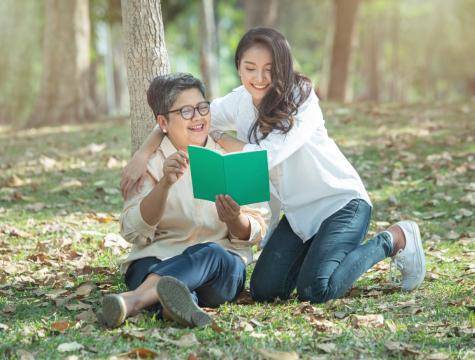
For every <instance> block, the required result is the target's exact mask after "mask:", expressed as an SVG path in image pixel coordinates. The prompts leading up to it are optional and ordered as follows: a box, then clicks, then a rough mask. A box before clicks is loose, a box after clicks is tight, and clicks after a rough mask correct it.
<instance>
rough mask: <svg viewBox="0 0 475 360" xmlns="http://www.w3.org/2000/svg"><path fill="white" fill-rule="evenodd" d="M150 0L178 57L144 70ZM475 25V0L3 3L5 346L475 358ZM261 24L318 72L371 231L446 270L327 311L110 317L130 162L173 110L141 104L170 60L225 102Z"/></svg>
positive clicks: (103, 352) (361, 294)
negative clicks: (416, 232) (411, 230)
mask: <svg viewBox="0 0 475 360" xmlns="http://www.w3.org/2000/svg"><path fill="white" fill-rule="evenodd" d="M132 3H135V4H139V3H140V4H142V6H143V9H145V10H144V13H143V17H142V20H143V21H144V22H145V23H146V22H147V21H149V20H151V19H153V21H151V23H150V24H151V26H150V29H158V30H160V29H161V30H160V31H158V32H153V31H148V32H147V34H148V35H147V36H149V35H151V36H150V37H149V38H153V39H158V40H159V44H162V45H163V44H166V50H165V47H163V46H162V47H159V51H157V52H153V51H152V52H153V56H151V58H148V55H149V54H150V53H148V52H147V51H149V50H150V49H152V48H154V47H153V46H149V47H147V46H145V45H144V46H143V47H142V46H139V47H137V48H136V49H137V51H138V53H139V54H140V55H139V56H135V58H134V61H132V62H131V63H129V65H127V64H128V63H127V59H130V58H133V55H134V53H133V52H132V53H131V52H128V50H127V49H130V47H129V48H128V47H127V46H128V45H127V44H129V45H130V44H131V42H129V43H128V42H127V37H126V34H127V31H131V33H136V34H140V30H141V29H143V28H141V26H142V25H143V24H142V25H140V26H139V25H136V26H135V27H134V26H132V27H127V26H128V25H127V21H126V20H127V16H123V14H124V8H123V6H124V4H126V5H130V4H132ZM147 9H148V10H149V12H148V11H147ZM125 14H129V15H134V14H133V12H129V13H127V12H125ZM135 15H137V14H135ZM130 18H133V17H129V19H130ZM135 19H137V17H136V18H135ZM474 23H475V1H474V0H450V1H448V0H445V1H444V0H398V1H392V0H387V1H383V0H318V1H317V0H292V1H291V0H260V1H257V0H254V1H252V0H239V1H238V0H189V1H185V0H169V1H161V2H158V1H153V0H122V1H119V0H90V1H88V0H46V1H43V0H21V1H19V0H17V1H15V0H2V1H0V48H1V49H2V54H1V56H0V357H2V356H3V357H4V358H11V359H22V360H31V359H64V358H68V359H69V360H76V359H79V358H81V359H82V358H84V359H88V358H110V359H129V358H138V357H141V358H145V357H147V356H149V357H152V358H153V357H158V358H160V359H184V358H187V359H190V360H193V359H198V358H200V359H201V358H216V359H235V358H245V359H260V358H262V357H264V358H268V359H297V358H302V359H326V358H331V359H346V358H349V359H368V358H375V359H379V358H391V359H403V358H417V359H426V360H443V359H469V358H475V317H474V310H475V306H474V304H473V302H474V301H475V300H474V294H475V230H474V226H473V223H472V221H473V220H474V217H475V216H474V212H475V210H474V209H475V161H474V159H475V116H474V113H475V97H474V96H475V66H474V64H475V61H474V59H475V31H474V26H473V24H474ZM128 24H129V25H130V22H129V23H128ZM135 24H138V23H135ZM132 25H134V23H133V22H132ZM256 25H267V26H271V27H274V28H276V29H278V30H279V31H281V32H282V33H283V34H284V35H285V36H286V37H287V39H288V41H289V43H290V45H291V47H292V50H293V52H294V55H295V60H296V62H297V63H298V65H299V67H298V69H299V71H301V72H302V73H303V74H305V75H306V76H308V77H310V78H311V79H312V81H313V82H314V84H315V90H316V91H317V93H318V95H319V97H320V99H321V107H322V110H323V113H324V118H325V120H326V124H325V126H326V128H327V129H328V132H329V135H330V136H331V137H332V138H333V139H334V140H335V142H336V143H337V145H338V146H339V148H340V149H341V151H342V152H343V153H344V154H345V156H346V157H347V158H348V160H349V161H350V162H351V164H352V165H353V166H354V167H355V169H356V170H357V171H358V173H359V174H360V176H361V178H362V180H363V182H364V184H365V186H366V188H367V190H368V193H369V196H370V198H371V201H372V203H373V205H374V210H373V216H372V219H371V224H370V229H369V232H368V235H367V238H366V240H369V239H371V238H372V237H374V236H375V235H376V234H378V233H379V232H381V231H383V230H384V229H386V228H387V227H388V226H389V225H390V224H392V223H395V222H397V221H401V220H408V219H410V220H414V221H416V222H417V223H418V224H419V226H420V228H421V234H422V239H423V244H424V251H425V254H426V258H427V263H428V268H427V270H428V272H427V276H426V280H425V281H424V283H423V284H422V286H421V287H420V288H419V289H418V290H417V291H415V292H413V293H410V294H408V293H403V292H401V290H400V288H399V287H397V286H396V287H394V286H391V284H390V282H389V262H388V261H384V262H381V263H379V264H377V265H375V266H374V267H373V268H371V269H369V270H368V271H367V272H366V273H365V274H364V275H363V276H362V277H361V278H360V279H359V280H358V281H357V282H356V283H355V284H354V285H353V286H352V288H351V289H350V290H349V291H348V292H347V293H345V294H344V295H343V296H342V298H341V299H338V300H336V301H333V302H332V301H330V302H329V303H327V304H320V305H310V304H308V303H300V302H299V301H298V299H296V298H295V294H294V295H293V296H292V297H291V299H289V300H287V301H279V300H276V301H275V302H274V303H272V304H256V303H254V302H253V300H252V299H251V298H250V296H249V294H248V292H247V291H246V292H243V293H242V294H241V296H240V298H239V300H238V301H237V302H236V303H234V304H226V305H223V306H221V307H220V308H219V309H207V310H206V311H208V312H209V313H210V314H212V315H213V318H214V320H215V323H214V324H213V326H212V327H208V328H204V329H194V330H188V329H184V328H182V327H180V326H179V325H177V324H174V323H169V322H166V321H159V320H156V319H155V318H154V316H153V314H149V313H147V312H146V311H142V312H140V313H139V314H138V315H137V316H135V317H133V318H131V319H129V321H128V322H127V323H126V324H124V326H122V327H120V328H118V329H106V328H102V327H100V326H99V325H98V324H97V319H96V317H95V313H96V312H97V311H98V310H99V309H100V307H101V305H100V304H101V301H102V299H103V297H104V296H106V295H108V294H112V293H120V292H123V291H125V290H126V288H125V285H124V284H123V282H122V281H123V278H122V276H120V274H119V273H118V267H119V265H120V262H121V260H123V259H124V258H125V257H126V256H127V254H128V252H129V251H130V244H128V243H126V242H125V241H124V240H123V239H122V238H121V237H120V236H119V233H120V229H119V224H118V217H119V215H120V212H121V211H122V206H123V200H122V197H121V194H120V190H119V182H120V179H121V168H122V167H123V166H124V165H125V164H126V163H127V162H128V161H129V160H130V156H131V150H132V149H136V148H137V146H138V145H139V144H140V141H141V139H143V138H144V136H146V134H148V132H149V131H150V129H151V127H153V122H154V119H153V117H152V116H151V112H150V111H149V110H148V109H146V110H144V111H140V109H139V108H138V107H135V109H138V111H136V114H135V115H134V113H133V112H132V114H131V112H130V109H131V108H132V109H134V106H133V104H134V99H135V101H138V102H140V101H141V99H140V96H136V95H137V94H140V93H142V94H143V92H144V91H145V89H146V87H147V84H148V81H150V80H151V79H152V78H153V76H152V74H153V71H155V74H156V75H157V74H158V73H160V72H161V71H162V72H167V71H172V72H174V71H186V72H190V73H192V74H193V75H195V76H197V77H199V78H202V79H203V80H204V82H205V84H206V85H207V88H208V98H209V99H210V100H212V99H214V98H216V97H218V96H224V95H225V94H227V93H228V92H230V91H232V89H234V88H236V87H237V86H239V85H240V79H239V77H238V76H237V72H236V70H235V67H234V63H233V60H234V51H235V49H236V47H237V44H238V42H239V40H240V38H241V37H242V35H243V34H244V33H245V31H246V29H250V28H252V27H254V26H256ZM127 29H128V30H127ZM161 31H163V34H164V39H163V37H162V34H161ZM144 38H146V36H145V37H144ZM163 40H164V41H163ZM144 49H147V51H144ZM140 51H143V52H142V53H141V52H140ZM124 53H125V55H124ZM144 54H147V56H145V55H144ZM150 59H152V60H154V59H158V60H157V61H156V62H155V63H153V66H150V69H151V68H152V67H153V71H151V70H150V71H148V70H149V69H148V68H147V61H149V60H150ZM130 64H132V65H134V64H135V65H136V66H137V68H140V66H142V69H143V73H144V74H145V75H144V77H143V78H141V79H140V78H139V81H138V83H139V86H137V83H135V82H133V81H132V82H131V85H130V86H128V83H127V77H128V66H129V67H130V66H131V65H130ZM132 68H133V66H132ZM129 70H130V68H129ZM136 73H137V71H135V72H134V71H132V74H134V76H135V75H136ZM156 75H155V76H156ZM130 80H131V77H130V76H129V82H130ZM135 80H136V79H135ZM135 80H134V81H135ZM134 94H135V95H134ZM141 124H145V125H146V126H143V127H141ZM137 129H138V130H140V131H138V132H137ZM254 251H255V258H258V256H259V251H260V250H259V249H257V248H256V249H254ZM252 270H253V266H250V267H249V268H248V279H249V277H250V275H251V273H252ZM399 278H400V275H398V279H399ZM274 350H275V351H280V353H273V352H272V351H274ZM134 352H135V353H134Z"/></svg>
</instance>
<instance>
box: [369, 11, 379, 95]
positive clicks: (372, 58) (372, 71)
mask: <svg viewBox="0 0 475 360" xmlns="http://www.w3.org/2000/svg"><path fill="white" fill-rule="evenodd" d="M375 22H376V19H375V16H374V15H372V16H371V17H370V18H369V19H368V98H369V100H371V101H374V102H378V101H379V61H378V60H379V49H378V41H377V26H376V23H375Z"/></svg>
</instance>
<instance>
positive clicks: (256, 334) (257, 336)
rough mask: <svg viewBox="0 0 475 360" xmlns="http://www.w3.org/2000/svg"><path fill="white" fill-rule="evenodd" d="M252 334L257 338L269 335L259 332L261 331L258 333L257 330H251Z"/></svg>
mask: <svg viewBox="0 0 475 360" xmlns="http://www.w3.org/2000/svg"><path fill="white" fill-rule="evenodd" d="M250 336H252V337H255V338H257V339H260V338H265V337H267V335H266V334H259V333H256V332H254V331H253V332H251V334H250Z"/></svg>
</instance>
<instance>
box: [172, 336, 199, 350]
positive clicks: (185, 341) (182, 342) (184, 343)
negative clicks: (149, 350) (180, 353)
mask: <svg viewBox="0 0 475 360" xmlns="http://www.w3.org/2000/svg"><path fill="white" fill-rule="evenodd" d="M168 341H169V342H170V343H172V344H174V345H176V346H180V347H190V346H193V345H199V344H200V343H199V341H198V340H197V339H196V336H195V334H189V333H187V334H184V335H183V336H182V337H181V338H180V339H179V340H168Z"/></svg>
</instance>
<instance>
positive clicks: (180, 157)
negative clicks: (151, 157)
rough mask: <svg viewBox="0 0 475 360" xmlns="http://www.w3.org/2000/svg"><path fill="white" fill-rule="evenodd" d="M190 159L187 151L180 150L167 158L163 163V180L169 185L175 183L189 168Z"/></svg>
mask: <svg viewBox="0 0 475 360" xmlns="http://www.w3.org/2000/svg"><path fill="white" fill-rule="evenodd" d="M188 159H189V157H188V154H187V153H186V152H184V151H181V150H178V151H177V152H176V153H174V154H172V155H170V156H169V157H168V158H167V159H166V160H165V162H164V163H163V181H165V183H166V184H167V185H168V186H172V185H173V184H175V183H176V182H177V181H178V179H179V178H181V177H182V175H183V174H184V173H185V171H186V169H188Z"/></svg>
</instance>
